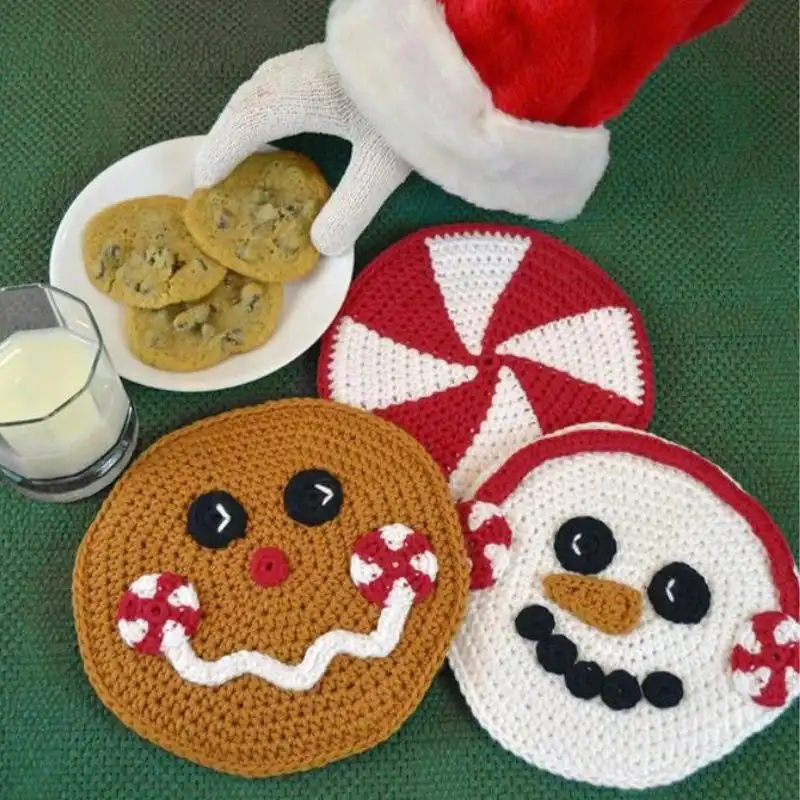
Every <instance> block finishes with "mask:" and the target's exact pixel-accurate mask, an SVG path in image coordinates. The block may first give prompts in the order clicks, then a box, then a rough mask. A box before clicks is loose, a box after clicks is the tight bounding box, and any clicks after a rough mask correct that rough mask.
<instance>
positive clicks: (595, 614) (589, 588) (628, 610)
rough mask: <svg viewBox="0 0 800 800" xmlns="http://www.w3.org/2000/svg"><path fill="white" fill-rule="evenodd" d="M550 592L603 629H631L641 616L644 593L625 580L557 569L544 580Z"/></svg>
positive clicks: (617, 631) (563, 605) (566, 608)
mask: <svg viewBox="0 0 800 800" xmlns="http://www.w3.org/2000/svg"><path fill="white" fill-rule="evenodd" d="M542 584H543V585H544V590H545V592H546V593H547V596H548V597H549V598H550V599H551V600H552V601H553V602H554V603H556V604H557V605H558V606H559V607H560V608H563V609H564V611H569V613H570V614H572V615H573V616H575V617H577V618H578V619H579V620H581V622H585V623H586V624H587V625H591V626H592V627H593V628H597V630H599V631H602V632H603V633H610V634H622V633H630V632H631V631H632V630H633V629H634V628H635V627H636V626H637V625H638V624H639V620H640V619H641V616H642V595H641V592H638V591H637V590H636V589H633V588H631V587H630V586H626V585H625V584H624V583H617V581H610V580H607V579H605V578H593V577H589V576H586V575H573V574H570V573H554V574H552V575H547V576H545V577H544V579H543V580H542Z"/></svg>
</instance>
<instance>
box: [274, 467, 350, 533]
mask: <svg viewBox="0 0 800 800" xmlns="http://www.w3.org/2000/svg"><path fill="white" fill-rule="evenodd" d="M343 500H344V492H342V484H341V483H339V481H338V480H337V479H336V478H335V477H334V476H333V475H331V474H330V472H326V471H325V470H323V469H306V470H303V471H302V472H298V473H297V474H296V475H294V476H293V477H292V479H291V480H290V481H289V483H287V484H286V488H285V489H284V490H283V506H284V508H285V509H286V513H287V514H288V515H289V516H290V517H291V518H292V519H293V520H294V521H295V522H299V523H300V524H301V525H312V526H313V525H324V524H325V523H326V522H330V521H331V520H332V519H335V518H336V517H337V516H338V515H339V512H340V511H341V509H342V501H343Z"/></svg>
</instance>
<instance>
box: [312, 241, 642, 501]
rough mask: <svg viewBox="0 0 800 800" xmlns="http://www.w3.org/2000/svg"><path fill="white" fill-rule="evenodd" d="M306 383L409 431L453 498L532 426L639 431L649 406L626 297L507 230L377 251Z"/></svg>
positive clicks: (637, 330)
mask: <svg viewBox="0 0 800 800" xmlns="http://www.w3.org/2000/svg"><path fill="white" fill-rule="evenodd" d="M319 391H320V394H321V395H322V396H323V397H328V398H330V399H333V400H337V401H339V402H342V403H345V404H348V405H352V406H356V407H359V408H362V409H365V410H368V411H374V412H376V413H378V414H379V415H381V416H384V417H385V418H387V419H389V420H391V421H392V422H394V423H396V424H398V425H400V427H402V428H404V429H405V430H406V431H408V432H409V433H411V435H413V436H414V437H415V438H416V439H417V440H418V441H419V442H421V443H422V444H423V445H424V446H425V447H426V449H427V450H428V451H429V452H430V453H431V455H432V456H433V457H434V459H436V461H437V462H438V463H439V464H440V465H441V467H442V468H443V469H444V471H445V473H446V474H447V475H448V477H449V481H450V488H451V490H452V492H453V495H454V497H455V498H456V499H462V498H468V497H470V496H471V494H472V493H473V492H474V490H475V489H476V488H477V486H478V484H479V482H480V479H481V477H485V476H486V475H487V474H488V473H491V472H493V471H494V470H495V469H496V468H498V467H499V466H500V465H501V464H502V463H503V462H504V461H505V460H506V459H507V458H508V457H509V456H510V455H511V454H512V453H514V452H516V451H517V450H519V449H520V448H521V447H523V446H525V445H526V444H529V443H530V442H532V441H533V440H535V439H537V438H539V437H540V436H541V435H542V434H544V433H548V432H550V431H554V430H558V429H560V428H563V427H566V426H568V425H574V424H578V423H582V422H589V421H599V422H615V423H619V424H624V425H628V426H632V427H646V426H647V424H648V422H649V420H650V416H651V414H652V406H653V382H652V366H651V362H650V351H649V346H648V343H647V340H646V336H645V333H644V329H643V326H642V323H641V320H640V318H639V314H638V312H637V310H636V308H635V307H634V306H633V304H632V303H631V301H630V300H629V299H628V297H627V296H626V295H625V294H624V293H623V292H622V290H621V289H620V288H619V287H618V286H617V285H616V284H615V283H614V282H613V281H612V280H611V279H610V278H609V277H608V275H606V274H605V273H604V272H603V271H602V270H601V269H600V268H599V267H597V266H596V265H595V264H593V263H592V262H591V261H589V260H588V259H586V258H585V257H584V256H582V255H580V254H579V253H577V252H575V251H573V250H571V249H570V248H568V247H566V246H564V245H563V244H561V243H560V242H558V241H557V240H555V239H553V238H551V237H548V236H545V235H543V234H540V233H536V232H534V231H530V230H527V229H524V228H512V227H507V226H474V225H473V226H450V227H446V228H436V229H428V230H423V231H420V232H419V233H416V234H413V235H412V236H409V237H407V238H406V239H404V240H402V241H401V242H399V243H398V244H397V245H395V246H394V247H392V248H390V249H389V250H387V251H386V252H385V253H383V254H382V255H381V256H380V257H379V258H378V259H377V260H376V261H374V262H373V263H372V264H371V266H370V267H369V268H368V269H367V270H366V271H365V272H364V273H363V275H362V276H361V277H360V278H359V279H358V280H357V281H356V282H355V284H354V286H353V289H352V291H351V293H350V296H349V298H348V300H347V302H346V303H345V306H344V308H343V310H342V312H341V314H340V316H339V318H338V320H337V322H336V323H335V324H334V325H333V326H332V328H331V329H330V331H329V332H328V334H327V335H326V338H325V341H324V343H323V351H322V357H321V359H320V374H319Z"/></svg>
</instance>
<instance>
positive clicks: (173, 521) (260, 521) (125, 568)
mask: <svg viewBox="0 0 800 800" xmlns="http://www.w3.org/2000/svg"><path fill="white" fill-rule="evenodd" d="M467 584H468V564H467V558H466V554H465V552H464V545H463V540H462V534H461V528H460V524H459V520H458V515H457V514H456V510H455V508H454V506H453V503H452V500H451V498H450V494H449V491H448V487H447V484H446V483H445V481H444V479H443V477H442V475H441V471H440V470H439V469H438V467H437V466H436V464H435V463H434V462H433V460H432V459H431V458H430V457H429V456H428V454H427V453H425V451H424V450H423V449H422V447H421V446H420V445H419V444H418V443H417V442H416V441H414V439H413V438H412V437H410V436H409V435H408V434H406V433H404V432H403V431H402V430H401V429H400V428H398V427H396V426H394V425H391V424H390V423H388V422H385V421H383V420H381V419H378V418H377V417H374V416H371V415H369V414H365V413H364V412H362V411H358V410H356V409H352V408H348V407H346V406H342V405H338V404H336V403H331V402H328V401H324V400H291V401H283V402H280V403H271V404H267V405H263V406H260V407H256V408H251V409H246V410H242V411H236V412H232V413H229V414H225V415H223V416H221V417H217V418H213V419H209V420H205V421H202V422H199V423H196V424H195V425H192V426H190V427H188V428H185V429H183V430H180V431H177V432H176V433H173V434H171V435H169V436H167V437H165V438H164V439H162V440H161V441H160V442H158V443H157V444H155V445H154V446H153V447H152V448H151V449H150V450H148V452H147V453H145V454H144V455H143V456H142V457H141V458H140V459H139V460H138V461H137V462H136V464H135V465H134V466H133V467H132V468H131V469H130V470H129V471H128V473H126V475H125V476H124V477H123V478H122V479H121V480H120V481H119V483H118V484H117V486H116V487H115V488H114V490H113V492H112V493H111V495H110V496H109V498H108V499H107V501H106V502H105V503H104V505H103V508H102V509H101V511H100V514H99V515H98V517H97V519H96V520H95V522H94V523H93V525H92V526H91V528H90V530H89V532H88V533H87V535H86V537H85V538H84V540H83V542H82V543H81V546H80V549H79V552H78V558H77V562H76V566H75V575H74V582H73V601H74V609H75V620H76V627H77V631H78V642H79V645H80V651H81V656H82V658H83V662H84V666H85V669H86V673H87V675H88V677H89V680H90V682H91V683H92V685H93V686H94V688H95V690H96V691H97V693H98V695H99V696H100V698H101V700H102V701H103V703H104V704H105V705H106V706H107V707H108V708H109V709H110V710H111V711H112V712H114V714H116V715H117V716H118V717H119V718H120V719H121V720H122V721H123V722H124V723H125V724H126V725H128V726H129V727H131V728H132V729H133V730H134V731H136V732H137V733H138V734H140V735H141V736H144V737H145V738H147V739H149V740H151V741H152V742H155V743H156V744H158V745H161V746H162V747H164V748H166V749H167V750H169V751H171V752H173V753H175V754H177V755H180V756H183V757H185V758H188V759H191V760H193V761H197V762H199V763H201V764H204V765H206V766H210V767H214V768H215V769H218V770H222V771H225V772H231V773H236V774H240V775H247V776H251V777H256V776H266V775H277V774H279V773H285V772H292V771H296V770H303V769H308V768H310V767H315V766H321V765H323V764H326V763H328V762H330V761H334V760H336V759H340V758H343V757H345V756H347V755H350V754H352V753H357V752H360V751H362V750H366V749H367V748H369V747H372V746H373V745H375V744H378V743H379V742H381V741H383V740H384V739H386V738H387V737H388V736H390V735H391V734H392V733H393V732H394V731H395V730H396V729H397V728H398V727H399V726H400V725H401V724H402V723H403V721H404V720H405V719H406V718H407V717H408V716H409V714H411V713H412V711H413V710H414V709H415V708H416V706H417V705H418V703H419V702H420V700H421V699H422V697H423V695H424V693H425V691H426V690H427V688H428V686H429V685H430V682H431V681H432V680H433V678H434V676H435V674H436V672H437V671H438V669H439V668H440V666H441V665H442V663H443V661H444V658H445V653H446V651H447V648H448V647H449V645H450V643H451V640H452V637H453V635H454V633H455V630H456V628H457V626H458V624H459V622H460V620H461V618H462V616H463V611H464V607H465V605H466V597H467Z"/></svg>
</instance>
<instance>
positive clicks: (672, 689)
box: [514, 605, 683, 711]
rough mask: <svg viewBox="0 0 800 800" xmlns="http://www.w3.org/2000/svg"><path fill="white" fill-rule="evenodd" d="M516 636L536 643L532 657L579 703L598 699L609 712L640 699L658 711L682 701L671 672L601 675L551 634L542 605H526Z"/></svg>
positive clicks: (547, 613) (551, 626)
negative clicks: (559, 678)
mask: <svg viewBox="0 0 800 800" xmlns="http://www.w3.org/2000/svg"><path fill="white" fill-rule="evenodd" d="M514 624H515V627H516V629H517V633H518V634H519V635H520V636H521V637H522V638H523V639H526V640H528V641H532V642H536V658H537V660H538V662H539V664H540V666H541V667H542V669H544V670H545V671H547V672H550V673H552V674H554V675H561V676H562V677H563V678H564V685H565V686H566V687H567V690H568V691H569V693H570V694H571V695H573V696H574V697H577V698H579V699H581V700H593V699H595V698H596V697H598V696H599V697H600V699H601V700H602V702H603V704H604V705H605V706H606V707H607V708H610V709H612V710H613V711H626V710H628V709H631V708H633V707H634V706H636V705H637V704H638V703H639V701H640V700H641V699H642V697H644V699H645V700H647V702H648V703H649V704H650V705H652V706H654V707H655V708H659V709H669V708H674V707H675V706H677V705H678V704H679V703H680V702H681V700H682V699H683V682H682V681H681V679H680V678H678V677H677V676H676V675H673V674H672V673H671V672H660V671H657V672H651V673H649V674H648V675H647V676H646V677H645V678H644V680H643V681H642V682H641V684H640V682H639V681H638V680H637V678H636V677H635V676H634V675H631V674H630V673H629V672H627V671H626V670H623V669H617V670H613V671H612V672H608V673H604V672H603V669H602V668H601V667H600V665H599V664H597V663H596V662H594V661H583V660H579V659H578V648H577V647H576V646H575V643H574V642H573V641H572V639H570V638H569V637H568V636H564V635H563V634H559V633H555V618H554V617H553V614H552V612H551V611H550V610H549V609H548V608H546V607H545V606H543V605H529V606H526V607H525V608H523V609H522V611H520V612H519V614H518V615H517V617H516V619H515V621H514Z"/></svg>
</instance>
